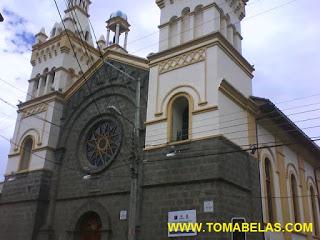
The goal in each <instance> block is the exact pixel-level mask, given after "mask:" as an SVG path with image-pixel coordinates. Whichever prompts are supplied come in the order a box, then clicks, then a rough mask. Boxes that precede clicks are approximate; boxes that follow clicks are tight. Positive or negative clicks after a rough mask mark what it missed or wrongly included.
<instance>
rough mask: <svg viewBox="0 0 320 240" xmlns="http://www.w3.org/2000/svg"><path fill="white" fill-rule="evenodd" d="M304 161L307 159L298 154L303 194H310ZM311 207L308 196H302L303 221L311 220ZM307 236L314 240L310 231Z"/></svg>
mask: <svg viewBox="0 0 320 240" xmlns="http://www.w3.org/2000/svg"><path fill="white" fill-rule="evenodd" d="M304 161H305V160H304V159H303V157H302V156H300V155H299V154H298V165H299V175H298V176H299V180H300V183H301V195H302V196H308V186H307V180H306V175H305V170H304ZM310 208H311V206H310V205H309V202H308V198H306V197H304V198H302V209H299V210H300V211H301V210H302V211H303V222H311V217H310ZM300 214H301V213H300ZM300 220H301V218H300ZM307 236H308V239H309V240H312V233H308V234H307Z"/></svg>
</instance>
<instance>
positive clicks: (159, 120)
mask: <svg viewBox="0 0 320 240" xmlns="http://www.w3.org/2000/svg"><path fill="white" fill-rule="evenodd" d="M166 121H167V118H160V119H156V120H152V121H147V122H145V123H144V124H145V125H153V124H157V123H161V122H166Z"/></svg>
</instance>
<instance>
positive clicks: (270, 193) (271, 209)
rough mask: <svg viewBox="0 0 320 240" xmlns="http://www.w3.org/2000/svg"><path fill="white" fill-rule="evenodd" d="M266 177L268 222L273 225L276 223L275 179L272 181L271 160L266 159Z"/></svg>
mask: <svg viewBox="0 0 320 240" xmlns="http://www.w3.org/2000/svg"><path fill="white" fill-rule="evenodd" d="M264 171H265V175H266V182H265V183H266V194H267V195H266V200H267V201H266V203H267V212H268V221H269V222H270V223H273V222H274V221H275V214H274V199H273V195H274V191H273V186H272V185H273V179H272V168H271V162H270V159H269V158H266V159H265V169H264Z"/></svg>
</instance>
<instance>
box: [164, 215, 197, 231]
mask: <svg viewBox="0 0 320 240" xmlns="http://www.w3.org/2000/svg"><path fill="white" fill-rule="evenodd" d="M196 222H197V211H196V210H187V211H175V212H168V223H196ZM189 236H197V232H192V231H189V232H185V231H184V232H182V231H171V232H170V229H168V237H189Z"/></svg>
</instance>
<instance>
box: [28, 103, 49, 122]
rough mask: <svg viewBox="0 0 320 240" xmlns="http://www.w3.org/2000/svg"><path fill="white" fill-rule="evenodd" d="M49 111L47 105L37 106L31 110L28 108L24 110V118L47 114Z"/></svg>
mask: <svg viewBox="0 0 320 240" xmlns="http://www.w3.org/2000/svg"><path fill="white" fill-rule="evenodd" d="M47 109H48V104H47V103H40V104H37V105H35V106H31V107H30V108H26V109H24V110H23V114H22V118H27V117H30V116H32V115H36V114H38V113H41V112H45V111H47Z"/></svg>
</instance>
